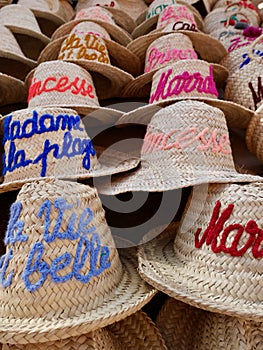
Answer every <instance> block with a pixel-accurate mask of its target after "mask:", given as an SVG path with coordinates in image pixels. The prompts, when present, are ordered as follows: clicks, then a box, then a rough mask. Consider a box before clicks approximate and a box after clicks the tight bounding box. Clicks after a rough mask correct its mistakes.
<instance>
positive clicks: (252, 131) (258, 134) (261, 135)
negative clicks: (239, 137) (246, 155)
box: [246, 106, 263, 162]
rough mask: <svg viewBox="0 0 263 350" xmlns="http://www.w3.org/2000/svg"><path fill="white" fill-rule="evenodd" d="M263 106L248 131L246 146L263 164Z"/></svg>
mask: <svg viewBox="0 0 263 350" xmlns="http://www.w3.org/2000/svg"><path fill="white" fill-rule="evenodd" d="M262 107H263V106H261V107H259V109H258V110H257V111H256V113H255V114H254V116H253V118H252V119H251V122H250V123H249V125H248V128H247V131H246V144H247V147H248V149H249V150H250V152H252V153H253V154H255V155H256V156H257V158H258V159H259V160H261V162H263V108H262Z"/></svg>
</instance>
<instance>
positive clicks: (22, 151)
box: [0, 107, 139, 193]
mask: <svg viewBox="0 0 263 350" xmlns="http://www.w3.org/2000/svg"><path fill="white" fill-rule="evenodd" d="M0 123H1V129H2V130H3V131H2V133H3V140H2V144H3V151H2V152H3V154H2V157H1V159H2V167H1V168H2V183H1V184H0V193H1V192H7V191H12V190H15V189H17V188H21V186H22V185H23V184H24V183H27V182H30V181H34V180H38V179H42V178H47V177H48V178H49V177H55V178H60V179H68V180H76V181H77V180H80V179H82V180H84V179H89V178H92V177H97V176H106V175H111V174H114V173H118V172H122V171H127V170H130V169H133V168H134V167H136V166H137V165H138V163H139V159H138V158H135V157H132V156H130V155H127V154H124V153H121V152H118V151H115V150H114V149H108V150H107V149H102V148H101V147H96V149H97V151H96V149H95V148H94V147H93V144H92V142H91V139H90V138H89V136H88V134H87V132H86V130H85V126H84V122H82V119H81V117H80V116H79V115H78V114H77V112H76V111H75V110H71V109H66V108H59V107H34V108H28V109H22V110H17V111H15V112H13V113H11V114H8V115H6V116H4V117H2V118H1V120H0Z"/></svg>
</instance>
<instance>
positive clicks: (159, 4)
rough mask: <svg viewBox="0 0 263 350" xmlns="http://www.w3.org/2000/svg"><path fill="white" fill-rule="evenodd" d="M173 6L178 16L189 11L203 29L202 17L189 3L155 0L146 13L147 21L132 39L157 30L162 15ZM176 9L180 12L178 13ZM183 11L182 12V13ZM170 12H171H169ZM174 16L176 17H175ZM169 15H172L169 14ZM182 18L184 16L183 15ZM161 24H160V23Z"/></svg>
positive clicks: (135, 31) (136, 29)
mask: <svg viewBox="0 0 263 350" xmlns="http://www.w3.org/2000/svg"><path fill="white" fill-rule="evenodd" d="M170 6H172V8H173V12H176V13H175V14H176V15H177V16H179V15H180V12H182V11H184V12H185V9H188V12H189V13H190V14H192V15H193V16H194V20H195V22H196V24H197V26H198V28H199V29H200V30H202V29H203V20H202V17H201V15H200V13H199V12H198V11H197V10H196V9H195V8H194V7H193V6H191V5H190V4H189V3H188V2H185V1H181V0H178V1H175V0H155V1H153V2H152V4H151V5H150V6H149V8H148V11H147V13H145V18H146V20H145V21H144V22H142V23H140V24H139V25H138V26H137V27H136V28H135V29H134V31H133V32H132V37H133V38H134V39H135V38H137V37H139V36H142V35H145V34H148V33H149V32H151V31H152V30H154V29H156V25H157V23H158V18H159V16H160V14H162V12H163V11H164V9H166V8H167V7H170ZM176 7H177V8H178V10H177V11H176ZM180 9H181V11H180ZM168 12H170V11H168ZM175 14H174V16H175ZM169 15H171V14H170V13H169ZM181 17H182V15H181ZM159 23H160V22H159Z"/></svg>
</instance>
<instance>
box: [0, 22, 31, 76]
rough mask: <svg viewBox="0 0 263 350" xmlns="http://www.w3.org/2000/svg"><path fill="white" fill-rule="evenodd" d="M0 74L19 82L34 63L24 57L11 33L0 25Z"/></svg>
mask: <svg viewBox="0 0 263 350" xmlns="http://www.w3.org/2000/svg"><path fill="white" fill-rule="evenodd" d="M0 36H1V41H0V64H1V72H2V73H4V74H7V75H10V76H13V77H14V78H17V79H19V80H24V79H25V77H26V75H27V74H28V72H29V71H30V70H31V69H32V68H34V67H35V66H36V62H35V61H33V60H31V59H29V58H27V57H25V55H24V54H23V52H22V50H21V48H20V46H19V45H18V43H17V41H16V39H15V37H14V35H13V34H12V32H11V31H10V30H9V29H8V28H6V27H5V26H3V25H0Z"/></svg>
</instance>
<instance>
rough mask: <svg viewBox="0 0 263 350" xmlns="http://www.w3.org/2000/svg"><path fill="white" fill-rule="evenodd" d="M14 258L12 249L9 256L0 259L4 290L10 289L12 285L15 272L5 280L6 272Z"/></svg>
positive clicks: (0, 278) (1, 282)
mask: <svg viewBox="0 0 263 350" xmlns="http://www.w3.org/2000/svg"><path fill="white" fill-rule="evenodd" d="M12 258H13V251H12V249H10V250H9V252H8V254H5V255H3V256H2V257H1V259H0V285H1V286H2V287H3V288H6V287H9V286H10V285H11V283H12V278H13V275H14V270H12V271H11V272H10V274H9V276H8V277H7V278H5V274H6V270H7V268H8V266H9V262H10V260H11V259H12Z"/></svg>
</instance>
